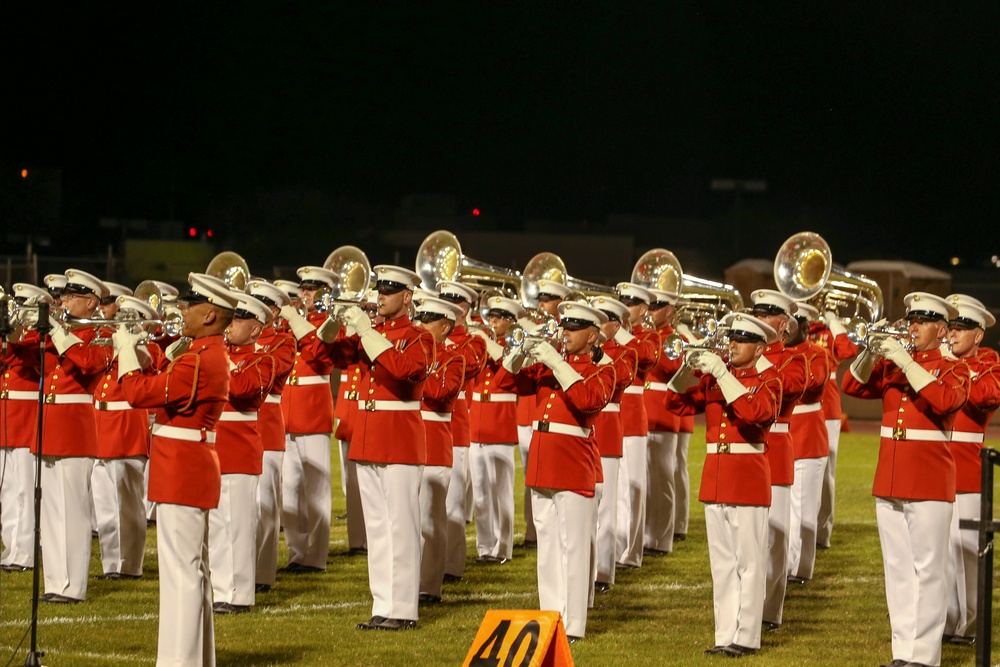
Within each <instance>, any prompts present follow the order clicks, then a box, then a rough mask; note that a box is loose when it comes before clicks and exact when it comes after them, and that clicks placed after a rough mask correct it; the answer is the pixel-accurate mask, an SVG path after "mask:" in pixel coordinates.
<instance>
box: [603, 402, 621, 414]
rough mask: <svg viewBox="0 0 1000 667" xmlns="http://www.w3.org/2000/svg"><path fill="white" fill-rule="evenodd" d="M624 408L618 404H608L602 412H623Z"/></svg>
mask: <svg viewBox="0 0 1000 667" xmlns="http://www.w3.org/2000/svg"><path fill="white" fill-rule="evenodd" d="M621 411H622V406H621V405H619V404H618V403H608V404H607V405H605V406H604V409H603V410H601V412H621Z"/></svg>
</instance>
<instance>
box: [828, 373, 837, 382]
mask: <svg viewBox="0 0 1000 667" xmlns="http://www.w3.org/2000/svg"><path fill="white" fill-rule="evenodd" d="M830 379H831V380H836V379H837V371H834V372H832V373H830Z"/></svg>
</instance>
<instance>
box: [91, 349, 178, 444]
mask: <svg viewBox="0 0 1000 667" xmlns="http://www.w3.org/2000/svg"><path fill="white" fill-rule="evenodd" d="M146 349H147V350H149V354H150V356H151V357H152V358H153V363H152V364H151V365H150V366H149V368H147V369H146V370H144V371H143V373H144V374H145V375H156V373H157V372H159V368H160V367H161V364H162V360H163V358H164V356H165V355H164V354H163V351H162V350H160V348H159V347H158V346H156V345H148V346H146ZM94 408H95V409H96V410H97V412H96V417H97V457H98V458H101V459H118V458H125V457H130V456H149V441H150V436H149V410H146V409H145V408H133V407H132V406H130V405H129V404H128V400H127V399H126V398H125V392H124V391H123V390H122V387H121V385H120V384H118V358H117V357H115V358H114V360H112V362H111V368H110V369H109V370H108V372H107V373H106V374H105V375H104V377H102V378H100V379H99V381H98V383H97V388H96V389H95V390H94Z"/></svg>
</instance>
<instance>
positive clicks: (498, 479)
mask: <svg viewBox="0 0 1000 667" xmlns="http://www.w3.org/2000/svg"><path fill="white" fill-rule="evenodd" d="M514 449H515V446H514V443H510V444H506V445H483V444H480V443H478V442H474V443H472V446H471V447H470V448H469V474H470V475H471V477H472V493H473V498H474V499H475V508H476V511H475V516H476V551H477V552H478V553H479V555H480V556H495V557H497V558H506V559H510V557H511V555H513V549H514Z"/></svg>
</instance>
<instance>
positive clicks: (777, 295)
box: [750, 289, 799, 315]
mask: <svg viewBox="0 0 1000 667" xmlns="http://www.w3.org/2000/svg"><path fill="white" fill-rule="evenodd" d="M750 298H751V299H752V300H753V308H751V309H750V310H752V311H753V310H755V311H757V312H764V313H770V314H772V315H794V314H795V312H796V311H797V310H798V308H799V304H798V303H797V302H796V301H795V300H794V299H790V298H789V297H787V296H785V295H784V294H782V293H781V292H779V291H777V290H773V289H755V290H754V291H753V292H751V293H750Z"/></svg>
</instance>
